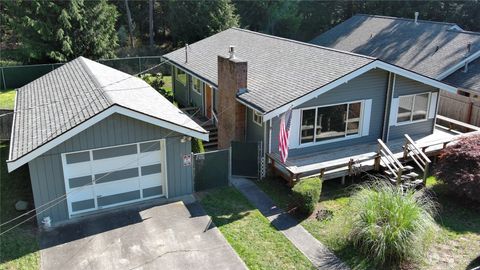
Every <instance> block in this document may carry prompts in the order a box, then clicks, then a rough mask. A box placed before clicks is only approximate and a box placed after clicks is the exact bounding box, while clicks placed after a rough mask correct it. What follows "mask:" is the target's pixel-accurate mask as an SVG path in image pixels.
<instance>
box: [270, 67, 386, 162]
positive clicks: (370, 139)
mask: <svg viewBox="0 0 480 270" xmlns="http://www.w3.org/2000/svg"><path fill="white" fill-rule="evenodd" d="M387 81H388V73H387V72H386V71H383V70H378V69H377V70H371V71H368V72H367V73H365V74H363V75H360V76H359V77H357V78H355V79H353V80H351V81H349V82H348V83H345V84H342V85H340V86H338V87H336V88H334V89H332V90H330V91H328V92H326V93H324V94H322V95H320V96H318V97H317V98H314V99H311V100H309V101H307V102H305V103H304V104H302V105H300V106H298V107H296V108H295V109H299V108H308V107H314V106H322V105H329V104H336V103H344V102H350V101H355V100H366V99H372V111H371V119H370V130H369V135H368V136H363V137H360V138H355V139H351V140H345V141H340V142H333V143H327V144H321V145H315V146H309V147H304V148H296V149H290V150H289V155H290V156H298V155H303V154H309V153H312V152H317V151H322V150H327V149H332V148H336V147H344V146H348V145H355V144H362V143H375V141H376V140H377V139H378V138H381V133H382V126H383V118H384V110H385V99H386V93H387ZM278 131H279V118H278V117H275V118H273V119H272V152H278ZM291 132H299V130H295V131H294V130H292V131H291Z"/></svg>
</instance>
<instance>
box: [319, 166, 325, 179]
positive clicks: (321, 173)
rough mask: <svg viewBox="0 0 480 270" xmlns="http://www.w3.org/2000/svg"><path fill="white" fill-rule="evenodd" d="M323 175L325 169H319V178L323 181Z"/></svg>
mask: <svg viewBox="0 0 480 270" xmlns="http://www.w3.org/2000/svg"><path fill="white" fill-rule="evenodd" d="M324 174H325V168H323V169H320V178H322V179H323V175H324Z"/></svg>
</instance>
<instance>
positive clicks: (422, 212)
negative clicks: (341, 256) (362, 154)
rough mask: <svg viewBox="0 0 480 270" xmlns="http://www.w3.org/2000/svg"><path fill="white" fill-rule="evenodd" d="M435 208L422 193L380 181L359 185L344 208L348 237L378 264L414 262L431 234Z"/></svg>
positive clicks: (427, 243) (394, 264) (380, 265)
mask: <svg viewBox="0 0 480 270" xmlns="http://www.w3.org/2000/svg"><path fill="white" fill-rule="evenodd" d="M435 209H436V207H435V203H434V202H433V201H432V199H431V198H430V197H429V196H427V195H426V194H424V193H423V192H418V191H417V192H415V191H413V190H411V191H402V189H401V188H398V187H395V186H392V185H389V184H387V183H382V182H376V183H373V184H368V185H363V186H360V187H359V188H358V191H356V192H355V193H354V195H353V196H352V198H351V201H350V203H349V206H348V209H347V211H348V212H347V213H349V216H347V222H348V223H350V224H348V225H347V226H348V227H349V228H350V232H349V235H348V240H349V242H350V243H351V244H352V245H353V246H354V247H355V248H356V249H357V250H359V251H360V252H361V253H362V254H363V255H364V256H365V257H366V258H367V259H368V260H369V261H370V262H371V263H372V264H373V265H376V266H378V267H393V266H399V265H402V264H403V263H405V262H410V261H414V260H415V259H418V258H419V257H420V256H422V254H424V252H425V251H426V248H427V247H428V245H429V243H430V242H431V240H432V238H433V236H434V231H435V228H436V225H435V222H434V219H433V216H434V214H435Z"/></svg>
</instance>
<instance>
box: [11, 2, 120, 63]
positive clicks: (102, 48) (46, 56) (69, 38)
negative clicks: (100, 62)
mask: <svg viewBox="0 0 480 270" xmlns="http://www.w3.org/2000/svg"><path fill="white" fill-rule="evenodd" d="M5 5H6V6H7V8H6V10H8V12H11V14H10V16H8V24H9V27H10V28H11V29H15V36H16V37H17V38H18V41H19V42H20V44H21V46H20V48H21V52H22V54H23V55H24V59H25V61H26V62H43V63H44V62H58V61H68V60H71V59H73V58H75V57H77V56H85V57H89V58H94V59H97V58H111V57H114V56H115V48H116V47H118V37H117V33H116V30H115V22H116V20H117V17H118V13H117V10H116V8H115V7H114V6H112V5H110V4H108V3H107V1H106V0H95V1H84V0H71V1H53V0H28V1H22V0H18V1H12V2H6V3H5Z"/></svg>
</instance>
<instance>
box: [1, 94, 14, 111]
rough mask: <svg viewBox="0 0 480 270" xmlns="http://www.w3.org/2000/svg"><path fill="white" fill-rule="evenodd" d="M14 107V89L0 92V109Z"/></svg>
mask: <svg viewBox="0 0 480 270" xmlns="http://www.w3.org/2000/svg"><path fill="white" fill-rule="evenodd" d="M14 105H15V89H7V90H1V91H0V109H13V107H14Z"/></svg>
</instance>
